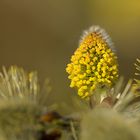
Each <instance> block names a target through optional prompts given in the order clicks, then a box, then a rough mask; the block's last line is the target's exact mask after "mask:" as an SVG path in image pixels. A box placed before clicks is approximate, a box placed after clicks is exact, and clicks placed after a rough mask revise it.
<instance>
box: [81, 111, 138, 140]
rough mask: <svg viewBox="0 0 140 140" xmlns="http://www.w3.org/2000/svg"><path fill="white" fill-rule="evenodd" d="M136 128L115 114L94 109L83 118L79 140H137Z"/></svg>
mask: <svg viewBox="0 0 140 140" xmlns="http://www.w3.org/2000/svg"><path fill="white" fill-rule="evenodd" d="M139 139H140V135H139V132H138V130H137V127H136V126H135V125H133V124H128V123H127V122H126V121H125V119H124V118H123V117H122V116H121V115H119V114H118V113H117V112H114V111H112V110H107V109H95V110H94V111H91V112H89V113H88V114H86V115H85V116H84V117H83V120H82V123H81V134H80V140H139Z"/></svg>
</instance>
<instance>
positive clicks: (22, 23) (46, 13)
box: [0, 0, 140, 103]
mask: <svg viewBox="0 0 140 140" xmlns="http://www.w3.org/2000/svg"><path fill="white" fill-rule="evenodd" d="M93 24H95V25H100V26H102V27H103V28H105V29H106V31H107V32H108V33H109V34H110V36H111V37H112V40H113V41H114V43H115V46H116V49H117V53H118V58H119V65H120V74H121V75H124V76H125V77H127V78H128V77H133V74H134V66H133V63H134V62H135V59H136V58H137V57H139V56H140V54H139V53H140V1H139V0H133V1H132V0H0V66H3V65H5V66H6V67H8V66H10V65H13V64H14V65H15V64H16V65H18V66H22V67H24V68H25V69H26V70H28V71H30V70H37V71H38V75H39V79H40V83H43V80H44V79H45V78H46V77H48V78H50V79H51V85H52V99H51V98H50V100H49V102H52V101H57V102H68V103H71V100H70V95H71V94H74V93H75V92H76V91H74V90H72V89H70V88H69V83H70V81H69V80H68V79H67V74H66V72H65V67H66V64H67V63H68V62H69V61H70V57H71V55H72V54H73V52H74V50H75V49H76V48H77V47H78V42H79V38H80V36H81V34H82V32H83V30H85V29H87V28H88V27H89V26H91V25H93Z"/></svg>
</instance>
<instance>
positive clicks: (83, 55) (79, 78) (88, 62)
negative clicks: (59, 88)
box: [66, 32, 118, 98]
mask: <svg viewBox="0 0 140 140" xmlns="http://www.w3.org/2000/svg"><path fill="white" fill-rule="evenodd" d="M101 35H102V34H101V33H96V32H91V33H88V34H87V35H86V36H85V37H84V38H83V40H82V41H81V43H80V46H79V48H77V50H76V51H75V53H74V55H73V56H72V57H71V63H70V64H68V65H67V68H66V71H67V72H68V74H69V77H68V78H69V79H71V84H70V87H77V89H78V95H79V96H81V97H82V98H87V97H89V96H91V95H92V94H93V91H94V90H95V89H96V88H97V87H102V86H106V87H110V86H112V85H113V84H114V82H115V81H116V79H117V77H118V64H117V57H116V55H115V53H114V52H113V51H112V50H111V48H109V47H110V46H109V43H107V41H106V40H105V39H104V38H103V36H101Z"/></svg>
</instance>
